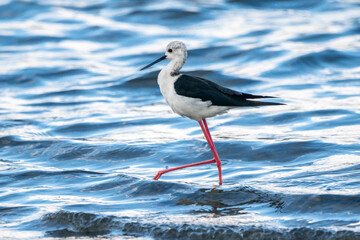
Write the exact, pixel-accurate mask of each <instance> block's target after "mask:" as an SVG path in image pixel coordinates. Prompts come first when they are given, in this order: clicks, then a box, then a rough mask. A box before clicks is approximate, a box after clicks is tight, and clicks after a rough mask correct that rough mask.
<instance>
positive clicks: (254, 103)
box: [246, 100, 286, 107]
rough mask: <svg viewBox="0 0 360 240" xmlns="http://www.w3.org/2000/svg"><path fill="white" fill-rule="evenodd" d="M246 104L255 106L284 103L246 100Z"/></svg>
mask: <svg viewBox="0 0 360 240" xmlns="http://www.w3.org/2000/svg"><path fill="white" fill-rule="evenodd" d="M246 102H247V103H248V106H252V107H257V106H275V105H286V104H284V103H275V102H259V101H250V100H247V101H246Z"/></svg>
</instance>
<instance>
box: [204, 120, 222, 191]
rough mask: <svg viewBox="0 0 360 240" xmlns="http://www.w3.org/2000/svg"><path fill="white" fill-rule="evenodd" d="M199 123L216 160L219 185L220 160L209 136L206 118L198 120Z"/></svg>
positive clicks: (220, 176) (220, 181)
mask: <svg viewBox="0 0 360 240" xmlns="http://www.w3.org/2000/svg"><path fill="white" fill-rule="evenodd" d="M199 124H200V127H201V129H202V131H203V132H204V135H205V138H206V140H207V142H208V144H209V146H210V149H211V151H212V153H213V155H214V159H215V161H216V166H217V168H218V171H219V185H222V174H221V161H220V158H219V155H218V154H217V152H216V148H215V145H214V142H213V140H212V138H211V134H210V131H209V128H208V126H207V123H206V120H205V119H203V120H202V121H199Z"/></svg>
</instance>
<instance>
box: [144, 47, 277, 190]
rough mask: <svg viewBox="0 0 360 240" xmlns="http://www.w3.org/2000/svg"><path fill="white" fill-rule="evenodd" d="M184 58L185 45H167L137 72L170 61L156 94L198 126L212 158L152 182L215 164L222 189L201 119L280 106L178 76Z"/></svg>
mask: <svg viewBox="0 0 360 240" xmlns="http://www.w3.org/2000/svg"><path fill="white" fill-rule="evenodd" d="M186 58H187V50H186V46H185V44H184V43H182V42H179V41H174V42H170V43H169V44H168V45H167V47H166V52H165V55H164V56H162V57H161V58H159V59H157V60H156V61H154V62H152V63H150V64H149V65H147V66H145V67H143V68H142V69H140V71H142V70H144V69H146V68H148V67H151V66H152V65H154V64H156V63H158V62H160V61H162V60H165V59H167V60H169V61H170V63H169V64H168V65H167V66H166V67H164V68H163V69H162V70H161V71H160V73H159V75H158V79H157V82H158V84H159V87H160V91H161V93H162V95H163V96H164V98H165V100H166V102H167V104H169V105H170V107H171V108H172V110H173V111H174V112H175V113H177V114H179V115H180V116H183V117H188V118H190V119H193V120H195V121H197V122H199V124H200V127H201V129H202V131H203V133H204V135H205V138H206V141H207V142H208V144H209V146H210V149H211V151H212V153H213V155H214V158H213V159H211V160H208V161H203V162H197V163H192V164H187V165H183V166H180V167H175V168H170V169H166V170H161V171H159V172H158V173H157V174H156V176H155V177H154V179H155V180H158V179H159V178H160V177H161V175H162V174H164V173H167V172H171V171H174V170H178V169H182V168H187V167H193V166H198V165H203V164H209V163H216V166H217V168H218V171H219V184H220V185H222V175H221V161H220V158H219V155H218V154H217V152H216V149H215V145H214V142H213V140H212V138H211V135H210V131H209V128H208V126H207V123H206V120H205V119H206V118H209V117H213V116H216V115H219V114H222V113H225V112H226V111H227V110H229V109H232V108H236V107H257V106H269V105H283V104H281V103H274V102H259V101H254V100H252V99H261V98H273V97H270V96H260V95H252V94H247V93H242V92H237V91H234V90H232V89H229V88H226V87H222V86H220V85H218V84H216V83H214V82H211V81H209V80H206V79H203V78H200V77H195V76H189V75H185V74H181V73H179V71H180V69H181V68H182V66H183V65H184V64H185V61H186ZM249 99H250V100H249Z"/></svg>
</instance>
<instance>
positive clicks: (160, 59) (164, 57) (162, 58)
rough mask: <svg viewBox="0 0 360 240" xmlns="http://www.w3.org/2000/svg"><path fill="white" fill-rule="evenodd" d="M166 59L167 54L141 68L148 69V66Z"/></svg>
mask: <svg viewBox="0 0 360 240" xmlns="http://www.w3.org/2000/svg"><path fill="white" fill-rule="evenodd" d="M164 59H166V55H164V56H162V57H161V58H159V59H158V60H156V61H154V62H152V63H150V64H148V65H146V66H145V67H143V68H142V69H140V71H142V70H144V69H146V68H149V67H151V66H152V65H154V64H156V63H158V62H161V61H162V60H164Z"/></svg>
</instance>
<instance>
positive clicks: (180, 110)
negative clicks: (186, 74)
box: [158, 67, 230, 121]
mask: <svg viewBox="0 0 360 240" xmlns="http://www.w3.org/2000/svg"><path fill="white" fill-rule="evenodd" d="M178 77H179V75H177V76H174V77H173V76H171V75H170V72H169V71H168V70H167V68H166V67H165V68H163V70H161V71H160V73H159V76H158V84H159V87H160V91H161V93H162V95H163V96H164V98H165V101H166V102H167V104H169V106H170V107H171V109H172V110H173V111H174V112H175V113H177V114H179V115H180V116H183V117H188V118H190V119H193V120H196V121H200V120H202V119H204V118H208V117H213V116H215V115H218V114H221V113H224V112H226V111H227V110H228V109H230V107H222V106H213V105H211V102H210V101H202V100H201V99H200V98H191V97H185V96H180V95H178V94H176V91H175V88H174V83H175V81H176V80H177V79H178Z"/></svg>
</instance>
